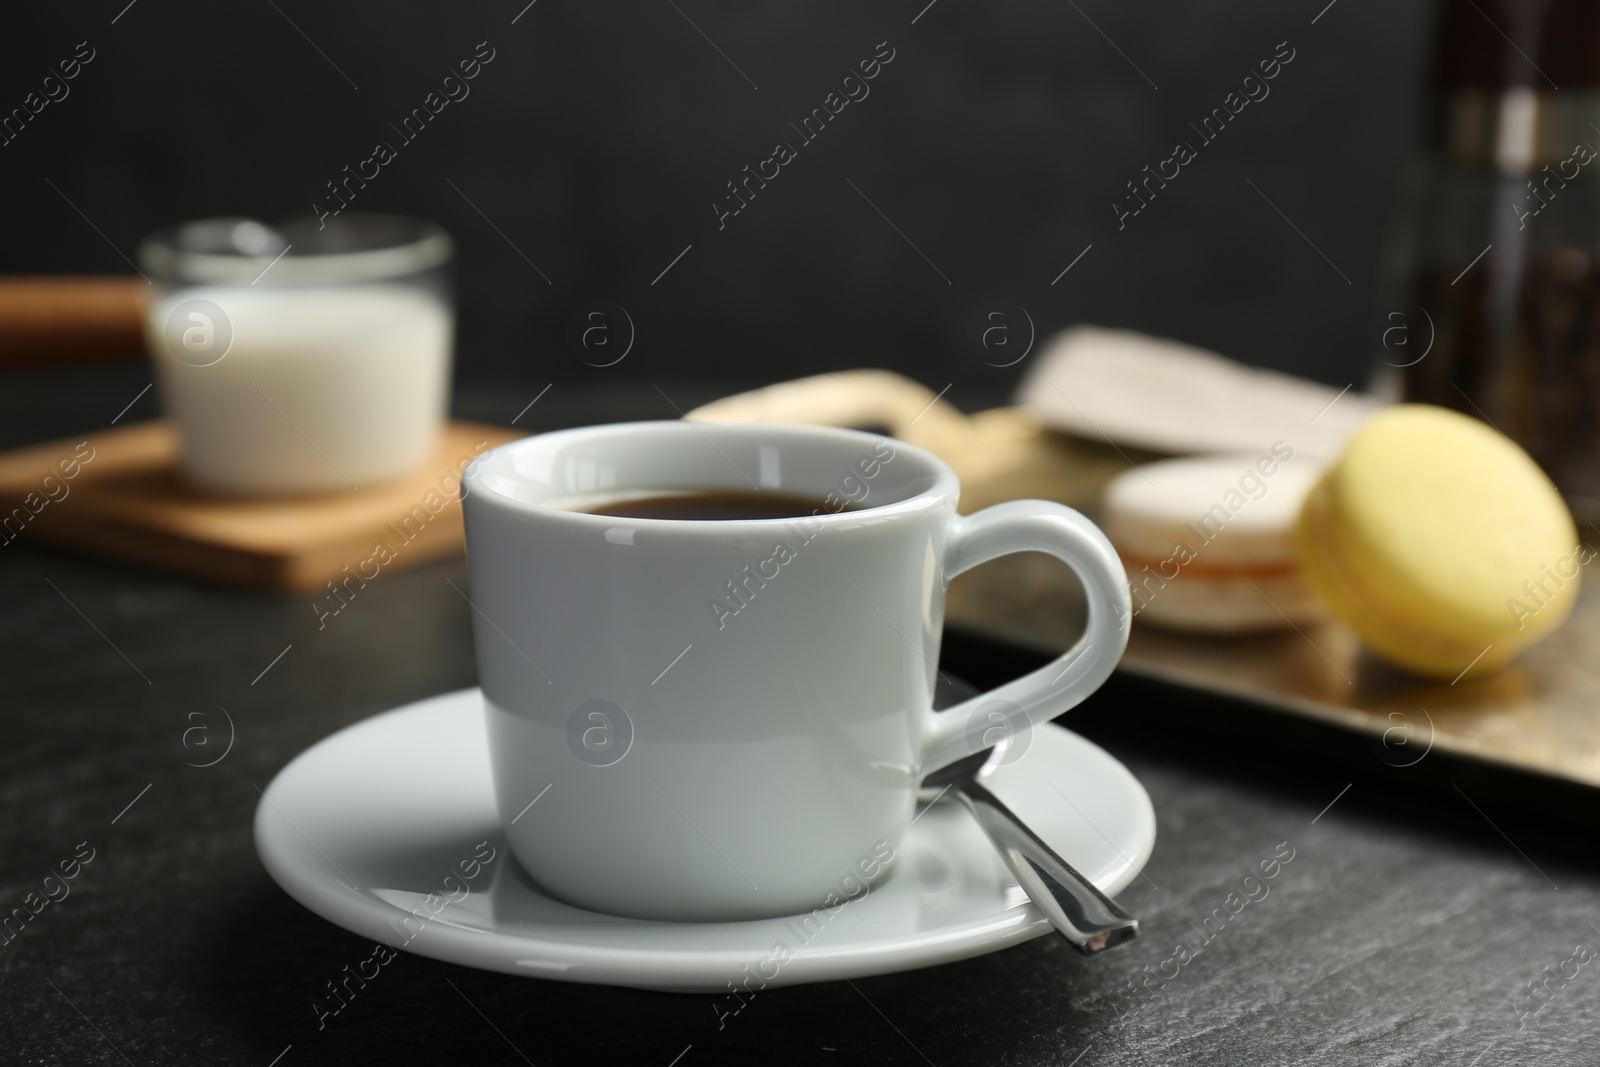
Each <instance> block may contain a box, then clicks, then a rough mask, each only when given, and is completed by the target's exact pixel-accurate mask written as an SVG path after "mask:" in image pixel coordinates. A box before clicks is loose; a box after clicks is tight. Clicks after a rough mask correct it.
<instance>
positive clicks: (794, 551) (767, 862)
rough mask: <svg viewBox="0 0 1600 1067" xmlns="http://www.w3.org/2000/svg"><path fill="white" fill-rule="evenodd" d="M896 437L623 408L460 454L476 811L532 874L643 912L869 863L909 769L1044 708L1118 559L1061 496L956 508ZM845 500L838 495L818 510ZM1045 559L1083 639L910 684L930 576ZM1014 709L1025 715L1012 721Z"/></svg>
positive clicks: (1115, 612) (861, 869) (820, 884)
mask: <svg viewBox="0 0 1600 1067" xmlns="http://www.w3.org/2000/svg"><path fill="white" fill-rule="evenodd" d="M755 487H759V488H760V489H763V490H766V489H771V490H777V491H782V492H786V493H792V494H798V495H803V496H807V497H813V498H815V499H816V500H817V501H818V502H819V506H818V508H817V509H816V510H817V511H819V512H820V514H814V515H812V514H808V515H803V516H797V517H796V518H793V519H739V520H725V521H724V520H684V519H637V518H617V517H609V516H605V515H596V514H588V513H585V512H582V511H578V510H572V509H573V508H575V507H582V506H585V504H587V503H599V502H602V501H607V500H616V499H618V498H621V497H625V496H628V495H634V496H653V495H660V493H662V492H670V491H673V490H683V489H692V488H699V489H707V490H713V491H717V490H721V491H733V492H740V491H744V492H748V491H750V490H751V489H752V488H755ZM958 492H959V488H958V485H957V482H956V476H955V473H954V472H953V471H952V470H951V469H950V468H949V467H948V466H946V465H945V464H944V463H943V462H942V461H940V460H939V459H938V458H936V457H935V456H933V455H932V454H930V453H928V452H925V451H923V450H921V449H918V448H913V447H911V446H909V445H906V444H903V443H901V442H899V441H893V440H890V439H888V438H884V437H879V436H876V435H874V434H868V433H860V432H856V431H853V430H839V429H830V428H822V427H814V426H774V425H718V424H700V423H691V422H648V423H631V424H623V425H615V426H595V427H590V428H586V429H578V430H564V431H560V432H556V433H547V434H541V435H539V436H536V437H530V438H526V439H524V440H521V441H517V442H514V443H512V444H509V445H504V446H502V447H500V448H497V449H495V450H494V451H493V452H491V453H488V454H486V455H484V456H482V457H481V458H479V459H478V460H477V461H476V462H475V463H474V464H473V465H472V466H471V467H470V468H469V469H468V471H467V472H466V475H465V478H464V493H465V497H464V506H465V510H466V526H467V550H468V558H469V561H470V568H471V579H472V596H471V601H472V608H473V629H474V635H475V640H476V648H477V660H478V672H479V676H480V679H481V682H482V686H483V693H484V704H485V713H486V715H487V716H488V727H489V746H490V755H491V760H492V765H493V768H494V778H495V790H496V794H497V797H498V802H499V808H500V815H501V821H502V824H503V826H504V829H505V833H506V836H507V839H508V841H509V843H510V846H511V850H512V852H513V853H514V854H515V856H516V857H517V860H518V861H519V862H520V863H521V865H522V867H523V868H524V870H525V871H526V872H527V873H528V874H529V875H530V876H531V877H532V878H533V879H534V880H535V882H537V883H538V885H539V886H540V887H541V888H542V889H543V890H544V891H546V892H548V893H549V894H551V895H553V896H555V897H557V898H559V899H561V900H564V901H567V902H568V903H571V904H575V905H578V906H581V907H585V908H589V909H591V910H596V911H601V912H607V913H611V914H616V915H625V916H635V917H640V918H649V919H665V920H690V921H716V920H739V919H753V918H758V917H765V916H777V915H785V914H794V913H798V912H802V911H807V910H810V909H812V908H814V907H817V906H819V905H823V904H825V903H831V902H832V900H833V899H834V898H839V897H843V898H852V897H854V896H857V895H859V893H860V892H862V891H865V886H866V884H867V883H869V882H870V881H871V880H872V879H873V878H875V877H879V876H881V874H882V873H883V871H884V870H885V869H886V868H887V866H888V864H889V858H890V857H892V856H893V855H894V848H895V846H896V845H897V844H898V843H899V840H900V837H901V834H902V833H903V832H904V831H905V829H906V827H907V825H908V824H909V823H910V820H911V818H912V813H913V811H914V809H915V806H916V797H917V789H918V785H919V783H920V782H921V780H922V777H923V776H924V775H925V774H927V773H928V772H930V771H933V770H936V769H937V768H939V767H942V766H944V765H946V764H948V763H951V762H952V761H954V760H956V759H959V758H961V757H963V756H966V755H968V754H970V753H971V752H973V751H976V749H977V748H979V747H982V746H983V744H985V743H992V742H993V741H994V740H995V733H994V731H993V729H992V728H991V726H992V723H993V721H994V720H996V719H997V716H996V709H997V708H1011V709H1016V713H1015V714H1008V715H1005V716H1004V717H1005V718H1007V719H1008V720H1009V721H1008V722H1007V723H1005V724H1003V725H1005V726H1006V727H1007V729H1008V730H1010V729H1013V728H1023V729H1025V728H1026V726H1027V725H1030V724H1039V723H1042V722H1044V721H1046V720H1048V719H1050V718H1053V717H1054V716H1056V715H1058V714H1060V713H1061V712H1063V711H1066V710H1067V709H1068V708H1070V707H1072V706H1073V705H1075V704H1077V703H1078V702H1079V701H1081V700H1083V699H1084V698H1085V697H1086V696H1088V695H1089V694H1090V693H1092V692H1093V691H1094V690H1095V689H1096V688H1098V687H1099V686H1100V684H1101V683H1102V682H1104V681H1105V679H1106V677H1107V676H1108V675H1109V674H1110V673H1111V670H1112V668H1113V667H1114V666H1115V665H1116V663H1117V661H1118V659H1119V658H1120V657H1121V655H1122V650H1123V647H1124V646H1125V645H1126V643H1127V638H1128V634H1127V629H1126V620H1127V619H1128V618H1129V617H1130V615H1131V609H1130V605H1129V599H1128V586H1127V578H1126V575H1125V574H1124V572H1123V568H1122V564H1121V563H1120V562H1119V561H1118V559H1117V555H1116V552H1115V551H1113V550H1112V547H1111V545H1110V543H1109V542H1108V541H1107V540H1106V538H1105V537H1104V535H1102V534H1101V532H1100V531H1099V530H1098V529H1097V528H1096V527H1095V526H1094V525H1093V524H1092V523H1090V522H1089V521H1088V520H1087V519H1085V518H1084V517H1083V516H1082V515H1080V514H1078V513H1077V512H1075V511H1073V510H1071V509H1070V508H1066V507H1063V506H1061V505H1060V504H1054V503H1049V502H1046V501H1040V500H1019V501H1014V502H1012V503H1008V504H1002V505H1000V506H998V507H993V508H989V509H987V510H984V511H980V512H978V513H977V514H974V515H970V516H966V517H962V516H959V515H957V514H956V500H957V496H958ZM847 501H850V502H854V503H853V510H840V509H842V508H844V506H845V504H846V502H847ZM1025 551H1042V552H1047V553H1050V554H1052V555H1054V556H1057V557H1058V558H1060V559H1061V560H1062V561H1064V562H1065V563H1066V564H1067V565H1068V566H1070V567H1071V568H1072V569H1073V570H1074V571H1075V572H1076V573H1077V575H1078V577H1079V578H1080V580H1081V581H1082V582H1083V584H1084V587H1085V589H1086V591H1087V594H1088V603H1089V622H1088V628H1087V631H1086V633H1085V634H1084V636H1083V638H1082V639H1081V640H1080V641H1079V642H1078V643H1077V644H1076V645H1075V646H1074V647H1073V648H1072V649H1070V650H1069V651H1068V652H1067V653H1066V654H1065V655H1063V656H1062V657H1061V658H1060V659H1058V660H1056V661H1055V662H1053V663H1050V664H1049V665H1047V666H1045V667H1043V668H1040V669H1039V670H1036V671H1034V672H1033V673H1031V674H1027V675H1024V676H1023V677H1021V678H1018V679H1016V680H1014V681H1012V682H1009V683H1007V684H1005V685H1003V686H1001V687H999V688H998V689H995V690H993V691H992V692H990V693H986V694H983V695H982V696H980V697H977V698H974V699H973V700H970V701H967V702H965V703H963V704H960V705H957V706H956V707H954V708H950V709H947V710H944V711H941V712H934V711H933V710H931V709H932V703H933V691H934V683H935V680H936V678H937V669H936V664H937V662H938V658H939V643H940V636H941V629H942V626H943V621H944V596H945V587H946V585H947V583H948V582H949V581H950V579H951V578H953V577H955V576H956V575H958V574H960V573H961V572H962V571H965V570H968V569H969V568H971V567H974V566H977V565H978V564H980V563H983V562H985V561H987V560H991V559H994V558H995V557H997V556H1002V555H1005V554H1007V553H1011V552H1025ZM1023 717H1025V721H1023Z"/></svg>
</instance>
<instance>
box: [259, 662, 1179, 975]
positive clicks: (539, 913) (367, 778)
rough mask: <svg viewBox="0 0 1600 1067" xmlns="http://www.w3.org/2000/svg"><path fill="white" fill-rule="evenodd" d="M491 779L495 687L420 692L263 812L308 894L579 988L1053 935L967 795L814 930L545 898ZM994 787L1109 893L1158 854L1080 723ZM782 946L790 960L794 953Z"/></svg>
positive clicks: (328, 907)
mask: <svg viewBox="0 0 1600 1067" xmlns="http://www.w3.org/2000/svg"><path fill="white" fill-rule="evenodd" d="M489 773H490V772H489V757H488V751H487V748H486V742H485V732H484V723H483V710H482V697H481V695H480V694H479V692H478V690H476V689H464V690H461V691H460V692H456V693H447V694H445V695H443V696H438V697H433V698H432V699H429V700H423V701H420V702H418V703H415V704H409V705H406V706H405V707H402V708H397V709H395V710H393V711H390V712H386V713H384V714H382V715H376V716H374V717H372V718H370V719H366V720H364V721H362V722H359V723H357V724H355V725H354V726H351V727H348V728H347V729H344V730H341V731H340V732H339V733H337V734H334V735H333V736H332V737H329V738H327V739H325V740H323V741H321V742H319V743H318V744H316V745H314V746H312V747H311V748H310V749H308V750H307V751H305V752H303V753H301V754H300V756H298V757H297V758H296V759H295V760H294V761H293V762H292V763H290V764H289V765H288V766H287V767H285V768H284V769H283V770H282V771H281V772H279V774H278V776H277V777H276V778H275V779H273V781H272V784H271V785H270V786H268V787H267V791H266V793H265V794H264V795H263V798H262V801H261V804H260V805H259V806H258V807H257V809H256V818H255V836H256V849H257V851H258V852H259V853H260V855H261V861H262V863H263V864H265V865H266V868H267V871H268V873H270V874H271V875H272V877H273V879H274V880H275V881H277V883H278V884H279V885H280V886H282V887H283V888H284V889H285V890H286V891H287V892H288V893H289V895H290V896H292V897H294V898H295V899H296V900H298V901H299V902H300V903H302V904H304V905H305V906H306V907H308V908H310V909H311V910H312V911H314V912H316V913H317V914H318V915H321V916H322V917H324V918H326V919H328V920H330V921H331V922H334V923H336V924H338V925H339V926H342V927H344V928H345V929H347V930H351V931H354V932H355V933H358V934H360V935H362V936H363V937H369V938H373V939H375V940H377V941H381V942H383V943H385V944H387V945H390V946H392V947H396V948H404V949H405V950H407V951H410V952H415V953H418V954H420V955H423V956H431V957H433V958H434V959H440V960H447V961H449V962H452V963H460V964H465V965H467V966H469V967H482V968H485V969H487V970H492V971H504V972H505V973H507V974H520V975H531V976H536V977H540V978H556V979H560V980H562V981H568V982H593V983H603V984H610V985H624V986H634V987H638V988H643V989H656V990H670V991H675V992H709V991H716V992H724V991H726V989H727V987H728V983H729V982H730V981H731V982H734V983H735V984H736V985H742V984H743V983H745V982H747V981H752V979H751V975H753V974H756V973H758V972H759V975H760V977H759V978H757V979H754V982H764V983H765V985H764V986H761V985H756V984H751V986H750V988H752V989H755V988H770V987H773V986H780V985H795V984H799V983H803V982H820V981H827V980H832V979H840V978H855V977H860V976H864V975H874V974H885V973H888V972H891V971H902V970H908V969H911V968H916V967H928V966H932V965H933V964H938V963H948V962H951V961H953V960H960V959H966V958H968V957H971V956H977V955H981V954H983V953H986V952H993V951H995V950H996V949H1000V948H1005V947H1006V946H1008V945H1015V944H1018V943H1020V942H1022V941H1026V940H1028V939H1030V938H1034V937H1039V936H1040V935H1042V934H1046V933H1049V932H1050V925H1049V923H1048V921H1047V920H1046V919H1045V918H1044V917H1043V916H1042V915H1041V914H1040V913H1039V912H1038V911H1037V910H1036V909H1035V908H1034V907H1033V905H1032V904H1031V903H1029V902H1028V898H1027V896H1026V895H1025V894H1024V893H1023V892H1022V890H1021V888H1020V887H1018V886H1017V884H1016V882H1015V881H1013V880H1012V878H1011V876H1010V874H1009V873H1007V871H1006V869H1005V867H1004V865H1003V864H1002V863H1001V862H1000V859H999V857H998V856H997V855H996V854H995V851H994V848H993V847H992V846H991V845H990V844H989V841H988V839H987V838H986V837H984V835H983V833H982V832H981V831H980V830H979V829H978V827H977V824H976V823H974V822H973V821H972V818H971V816H970V815H969V814H968V813H967V811H966V809H965V808H964V807H962V806H961V805H960V804H958V803H956V802H954V801H953V800H950V799H946V800H943V801H940V802H939V803H937V804H934V805H932V806H930V807H927V808H924V809H923V811H922V813H921V814H919V815H918V817H917V819H916V821H915V822H914V823H913V824H912V826H911V828H910V830H909V831H908V832H907V834H906V836H905V839H904V840H903V841H902V843H901V844H900V846H899V848H898V852H897V856H896V859H895V862H894V865H893V867H892V868H891V873H890V874H889V875H888V876H886V877H885V878H884V879H883V880H882V881H880V882H879V883H878V884H877V885H875V886H873V888H872V889H871V890H870V892H868V893H866V894H865V895H864V896H859V897H857V898H856V899H855V900H852V901H849V902H848V903H845V904H843V905H842V906H840V907H838V908H837V909H836V910H835V911H832V912H829V911H827V910H822V911H819V912H817V913H814V914H815V915H816V916H817V918H814V919H812V921H811V925H810V926H802V925H801V924H800V920H799V919H764V920H758V921H752V922H732V923H663V922H649V921H645V920H640V919H622V918H616V917H614V916H610V915H600V914H596V913H594V912H589V911H584V910H582V909H579V908H575V907H571V906H569V905H567V904H562V903H560V902H558V901H555V900H552V899H550V898H549V897H547V896H545V895H544V894H543V893H541V892H540V891H539V890H538V889H537V888H536V887H535V886H534V885H533V884H532V883H531V882H530V881H529V879H528V877H527V876H526V875H525V874H523V873H522V870H521V869H520V868H519V867H518V866H517V864H516V861H515V860H513V859H512V857H511V853H510V851H509V850H508V849H507V848H506V845H505V841H504V839H503V838H502V836H501V834H500V828H499V818H498V815H497V814H496V811H495V801H494V793H493V787H492V785H491V782H490V777H489ZM990 786H991V788H993V789H994V791H995V792H996V793H998V794H999V795H1000V796H1001V797H1002V798H1003V799H1005V801H1006V802H1007V803H1008V804H1010V805H1011V806H1012V807H1013V808H1014V809H1015V810H1016V811H1017V813H1018V814H1019V815H1021V816H1022V817H1023V818H1024V819H1026V820H1027V821H1028V823H1029V824H1030V825H1031V826H1032V827H1033V828H1034V829H1035V830H1036V831H1037V832H1038V833H1039V835H1040V836H1041V837H1043V838H1044V839H1045V840H1047V841H1048V842H1050V843H1051V844H1052V845H1054V846H1055V847H1056V849H1057V850H1059V851H1060V853H1061V854H1062V855H1063V856H1065V857H1066V858H1067V860H1068V861H1069V862H1071V863H1072V864H1073V865H1074V866H1076V867H1077V868H1078V870H1080V871H1082V872H1083V873H1084V874H1085V875H1086V876H1087V877H1089V878H1091V879H1092V880H1093V881H1094V883H1095V884H1096V885H1097V886H1099V887H1100V888H1101V889H1102V890H1104V891H1105V892H1107V893H1109V894H1115V893H1117V892H1118V891H1120V890H1121V889H1122V888H1123V887H1125V886H1126V885H1128V883H1130V882H1132V881H1133V879H1134V878H1135V877H1136V876H1137V875H1138V873H1139V871H1140V870H1141V869H1142V868H1143V867H1144V864H1145V861H1146V860H1147V859H1149V857H1150V851H1151V848H1152V847H1153V846H1154V844H1155V835H1156V824H1155V812H1154V811H1153V810H1152V808H1151V806H1150V797H1149V796H1148V795H1147V794H1146V793H1145V791H1144V789H1143V787H1142V786H1140V785H1139V782H1138V781H1137V780H1136V779H1135V778H1134V777H1133V775H1132V774H1131V773H1129V771H1128V769H1127V768H1126V767H1124V766H1122V764H1120V763H1118V762H1117V761H1116V760H1115V759H1113V758H1112V757H1111V756H1109V755H1107V754H1106V753H1105V752H1104V751H1103V750H1101V749H1100V748H1098V747H1096V746H1095V745H1092V744H1090V743H1089V742H1088V741H1085V740H1084V739H1083V738H1081V737H1078V736H1077V735H1076V734H1073V733H1070V732H1068V731H1067V730H1065V729H1062V728H1060V727H1057V726H1053V725H1052V726H1049V727H1046V728H1044V729H1042V730H1039V731H1036V732H1035V734H1034V735H1033V737H1032V738H1031V745H1030V747H1029V748H1028V750H1027V751H1026V752H1025V754H1024V755H1023V756H1022V757H1021V758H1020V759H1018V760H1017V761H1016V762H1015V763H1012V764H1010V765H1007V766H1004V767H1001V768H999V769H998V770H997V771H996V772H995V774H994V776H993V779H992V780H991V782H990ZM480 842H487V845H485V846H482V847H480ZM490 850H493V851H492V856H493V858H492V859H490V860H488V861H487V862H482V863H481V866H480V865H478V861H481V860H483V859H484V858H485V857H488V856H490V855H491V852H490ZM464 872H467V873H471V874H473V875H475V877H472V878H470V879H469V878H468V877H467V873H464ZM451 898H454V899H451ZM417 916H421V918H418V917H417ZM428 918H431V921H428V922H424V921H423V920H424V919H428ZM408 920H409V922H408ZM780 943H781V944H783V945H784V946H786V949H787V954H788V955H789V958H786V959H785V958H783V955H784V954H783V953H777V952H776V951H775V946H777V945H778V944H780ZM774 972H776V973H775V974H774Z"/></svg>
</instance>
